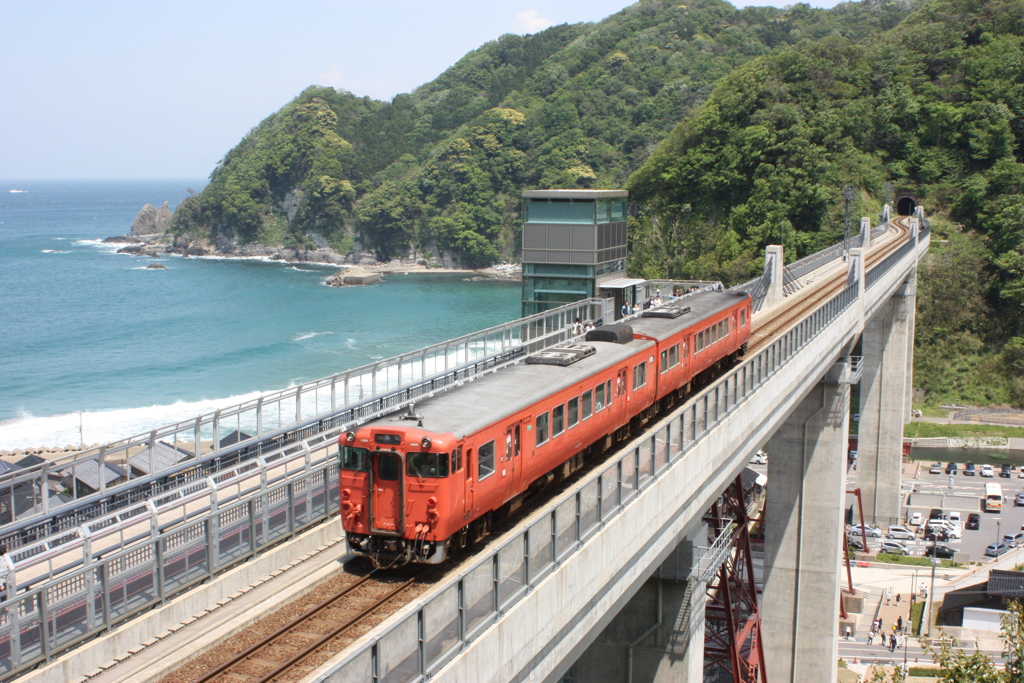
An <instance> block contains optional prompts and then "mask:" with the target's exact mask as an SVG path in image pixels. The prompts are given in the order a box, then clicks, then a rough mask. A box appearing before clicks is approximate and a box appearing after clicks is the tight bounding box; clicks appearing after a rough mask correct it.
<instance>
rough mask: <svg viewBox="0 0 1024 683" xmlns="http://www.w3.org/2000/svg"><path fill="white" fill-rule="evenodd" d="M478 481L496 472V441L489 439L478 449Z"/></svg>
mask: <svg viewBox="0 0 1024 683" xmlns="http://www.w3.org/2000/svg"><path fill="white" fill-rule="evenodd" d="M476 463H477V472H476V478H477V481H483V480H484V479H486V478H487V477H489V476H491V475H492V474H494V442H493V441H488V442H487V443H485V444H484V445H483V446H481V447H480V448H478V449H477V451H476Z"/></svg>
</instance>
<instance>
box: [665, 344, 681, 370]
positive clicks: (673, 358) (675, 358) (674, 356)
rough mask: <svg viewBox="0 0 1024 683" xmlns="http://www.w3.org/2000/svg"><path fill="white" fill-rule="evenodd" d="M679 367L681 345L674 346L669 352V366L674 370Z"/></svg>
mask: <svg viewBox="0 0 1024 683" xmlns="http://www.w3.org/2000/svg"><path fill="white" fill-rule="evenodd" d="M677 365H679V344H673V345H672V346H671V347H670V348H669V350H668V366H669V367H670V368H674V367H675V366H677Z"/></svg>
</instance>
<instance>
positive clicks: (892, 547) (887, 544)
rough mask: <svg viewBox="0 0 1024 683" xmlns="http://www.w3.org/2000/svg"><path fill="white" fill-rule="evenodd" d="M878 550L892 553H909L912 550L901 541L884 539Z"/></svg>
mask: <svg viewBox="0 0 1024 683" xmlns="http://www.w3.org/2000/svg"><path fill="white" fill-rule="evenodd" d="M878 552H880V553H888V554H890V555H909V554H910V550H908V549H907V546H905V545H903V544H902V543H900V542H899V541H882V542H881V543H880V544H879V546H878Z"/></svg>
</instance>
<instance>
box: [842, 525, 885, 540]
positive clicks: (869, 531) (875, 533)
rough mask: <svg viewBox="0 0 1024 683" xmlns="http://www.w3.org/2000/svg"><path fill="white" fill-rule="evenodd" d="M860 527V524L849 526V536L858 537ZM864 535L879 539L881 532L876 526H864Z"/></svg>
mask: <svg viewBox="0 0 1024 683" xmlns="http://www.w3.org/2000/svg"><path fill="white" fill-rule="evenodd" d="M860 527H861V525H860V524H854V525H853V526H851V527H850V532H849V533H850V535H851V536H860ZM864 533H865V535H867V536H868V537H869V538H881V537H882V530H881V529H879V528H878V527H876V526H871V525H870V524H865V525H864Z"/></svg>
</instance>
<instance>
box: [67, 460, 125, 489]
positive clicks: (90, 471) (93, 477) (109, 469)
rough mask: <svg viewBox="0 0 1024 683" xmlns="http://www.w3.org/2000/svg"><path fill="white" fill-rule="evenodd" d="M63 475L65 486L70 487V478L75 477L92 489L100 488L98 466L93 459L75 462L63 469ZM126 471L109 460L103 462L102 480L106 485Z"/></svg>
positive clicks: (122, 475) (123, 475) (119, 477)
mask: <svg viewBox="0 0 1024 683" xmlns="http://www.w3.org/2000/svg"><path fill="white" fill-rule="evenodd" d="M62 474H63V475H64V479H63V481H66V482H67V483H66V486H68V487H69V488H70V486H71V479H72V478H74V479H77V480H78V481H80V482H82V483H83V484H85V485H86V486H88V487H89V488H91V489H92V490H93V491H99V490H100V467H99V463H98V462H96V461H95V460H85V461H83V462H79V463H76V464H75V465H72V466H71V467H69V468H67V469H66V470H63V472H62ZM127 476H128V472H127V470H125V469H124V468H123V467H119V466H117V465H112V464H111V463H109V462H105V463H103V480H104V483H105V484H106V485H108V486H109V485H110V484H111V483H112V482H115V481H117V480H118V479H121V478H122V477H127Z"/></svg>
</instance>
